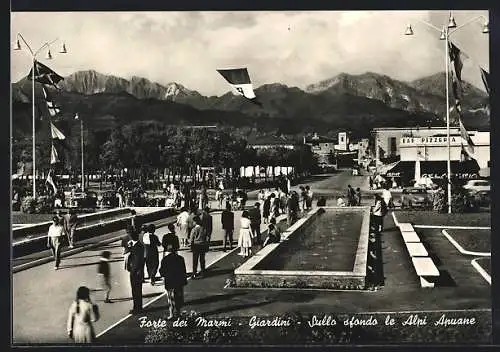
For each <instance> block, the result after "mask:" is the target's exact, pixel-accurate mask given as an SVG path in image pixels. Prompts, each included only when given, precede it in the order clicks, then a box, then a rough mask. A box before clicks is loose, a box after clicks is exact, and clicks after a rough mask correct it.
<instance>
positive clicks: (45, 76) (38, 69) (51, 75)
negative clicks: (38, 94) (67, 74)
mask: <svg viewBox="0 0 500 352" xmlns="http://www.w3.org/2000/svg"><path fill="white" fill-rule="evenodd" d="M32 77H33V68H32V69H31V70H30V73H29V74H28V79H29V80H31V79H32ZM63 79H64V77H62V76H60V75H58V74H57V73H55V72H54V71H53V70H52V69H51V68H49V67H47V66H45V65H44V64H42V63H41V62H38V61H35V81H37V82H38V83H42V84H47V85H51V86H54V88H56V89H58V88H57V83H59V82H61V81H62V80H63Z"/></svg>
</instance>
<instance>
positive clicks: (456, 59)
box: [449, 42, 468, 81]
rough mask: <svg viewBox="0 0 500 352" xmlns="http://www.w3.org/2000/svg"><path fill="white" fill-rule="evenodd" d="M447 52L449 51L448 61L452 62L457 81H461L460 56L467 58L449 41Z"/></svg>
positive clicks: (461, 65) (461, 63)
mask: <svg viewBox="0 0 500 352" xmlns="http://www.w3.org/2000/svg"><path fill="white" fill-rule="evenodd" d="M449 53H450V61H451V63H452V64H453V67H454V69H455V75H456V77H457V78H458V80H459V81H462V67H463V66H464V65H463V62H462V57H464V58H467V57H468V56H467V55H465V54H464V53H463V52H462V51H461V50H460V49H459V48H458V47H457V46H456V45H455V44H453V43H452V42H449Z"/></svg>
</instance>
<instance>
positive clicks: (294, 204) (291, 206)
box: [287, 191, 299, 226]
mask: <svg viewBox="0 0 500 352" xmlns="http://www.w3.org/2000/svg"><path fill="white" fill-rule="evenodd" d="M298 212H299V196H298V194H297V192H295V191H293V192H292V193H291V194H290V195H289V196H288V200H287V217H288V226H292V225H293V224H294V223H295V221H297V217H298Z"/></svg>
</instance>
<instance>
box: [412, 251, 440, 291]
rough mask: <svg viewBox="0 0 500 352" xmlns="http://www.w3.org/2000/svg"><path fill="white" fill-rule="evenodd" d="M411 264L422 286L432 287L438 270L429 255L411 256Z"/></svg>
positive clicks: (437, 275)
mask: <svg viewBox="0 0 500 352" xmlns="http://www.w3.org/2000/svg"><path fill="white" fill-rule="evenodd" d="M411 261H412V262H413V266H414V267H415V270H416V272H417V275H418V276H419V277H420V285H421V286H422V287H434V281H435V280H436V279H437V278H438V277H439V270H438V268H437V267H436V265H435V264H434V262H433V261H432V259H431V258H429V257H413V258H411Z"/></svg>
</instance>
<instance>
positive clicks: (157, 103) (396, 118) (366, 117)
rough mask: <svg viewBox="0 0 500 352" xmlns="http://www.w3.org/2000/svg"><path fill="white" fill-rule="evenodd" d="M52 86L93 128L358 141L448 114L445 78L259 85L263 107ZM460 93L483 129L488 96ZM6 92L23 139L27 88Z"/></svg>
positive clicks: (74, 77) (119, 86)
mask: <svg viewBox="0 0 500 352" xmlns="http://www.w3.org/2000/svg"><path fill="white" fill-rule="evenodd" d="M58 88H59V90H51V92H52V95H53V97H54V100H55V101H56V102H57V103H58V104H59V105H61V107H62V110H63V116H64V115H66V116H71V115H72V114H74V113H76V112H78V113H79V114H80V115H81V116H83V117H84V118H85V119H87V121H88V122H89V123H90V124H91V125H92V128H94V129H97V130H102V129H110V128H116V126H119V125H121V124H124V123H130V122H133V121H137V120H160V121H164V122H166V123H169V124H193V123H196V124H217V125H218V126H223V125H224V126H232V127H234V128H237V129H242V128H246V129H247V130H257V131H259V132H264V131H266V132H279V133H280V134H300V133H306V132H313V131H329V130H330V131H336V130H339V129H348V130H351V131H353V133H354V134H355V135H356V134H357V135H360V136H361V135H366V133H367V132H369V130H370V129H371V128H373V127H389V126H392V127H403V126H416V125H420V126H427V125H443V123H444V121H445V120H444V119H445V115H446V108H445V106H446V102H445V101H446V97H445V75H444V73H437V74H435V75H432V76H429V77H425V78H422V79H418V80H415V81H412V82H403V81H398V80H395V79H392V78H391V77H388V76H386V75H381V74H377V73H373V72H367V73H364V74H361V75H351V74H347V73H342V74H339V75H337V76H335V77H333V78H330V79H326V80H323V81H321V82H317V83H314V84H310V85H309V86H307V87H305V89H300V88H297V87H288V86H286V85H283V84H278V83H272V84H265V85H263V86H260V87H258V88H256V89H255V94H256V95H257V97H258V98H259V100H260V102H261V103H262V106H258V105H255V104H252V103H250V102H248V101H246V100H245V99H244V98H242V97H240V96H236V95H234V94H232V93H231V92H228V93H226V94H224V95H222V96H210V97H207V96H203V95H202V94H200V93H198V92H196V91H194V90H190V89H187V88H186V87H184V86H183V85H182V84H179V83H174V82H173V83H169V84H167V85H161V84H158V83H155V82H151V81H149V80H148V79H145V78H142V77H135V76H134V77H131V78H130V79H124V78H120V77H116V76H113V75H105V74H101V73H99V72H96V71H93V70H89V71H79V72H75V73H73V74H71V75H69V76H68V77H65V79H64V80H63V81H61V82H60V83H59V86H58ZM463 91H464V98H463V102H462V109H463V111H464V124H465V126H466V127H467V128H470V129H489V110H488V99H489V98H488V96H487V94H486V93H485V92H483V91H482V90H480V89H478V88H476V87H474V86H473V85H471V84H469V83H467V82H463ZM12 93H13V94H12V99H13V125H14V126H13V127H14V128H13V130H14V133H18V134H24V133H27V132H28V131H30V129H28V127H29V125H30V123H29V121H30V119H31V109H30V108H29V107H30V104H29V103H30V101H31V82H30V81H28V80H27V79H22V80H21V81H19V82H17V83H14V84H13V85H12ZM36 94H37V100H38V97H39V98H43V96H42V95H41V90H40V89H37V93H36ZM451 101H453V99H452V100H451ZM40 114H42V115H44V112H43V111H41V112H40Z"/></svg>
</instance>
